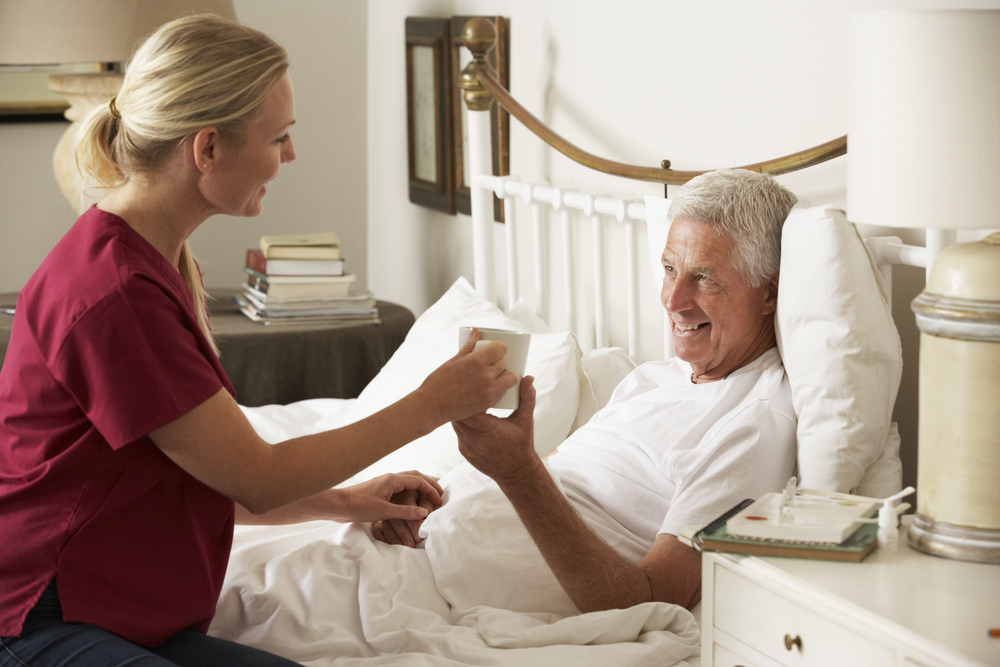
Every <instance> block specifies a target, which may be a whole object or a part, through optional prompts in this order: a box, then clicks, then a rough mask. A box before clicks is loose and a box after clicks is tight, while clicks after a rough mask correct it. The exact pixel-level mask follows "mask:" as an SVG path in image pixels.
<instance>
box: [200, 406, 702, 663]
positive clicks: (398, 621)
mask: <svg viewBox="0 0 1000 667" xmlns="http://www.w3.org/2000/svg"><path fill="white" fill-rule="evenodd" d="M356 410H357V405H356V401H355V400H336V399H316V400H312V401H302V402H301V403H297V404H292V405H289V406H265V407H262V408H244V412H245V413H246V414H247V416H248V417H249V418H250V420H251V423H252V424H253V425H254V427H255V428H256V429H258V430H259V432H260V433H261V434H262V435H263V436H264V437H265V438H267V439H268V440H271V441H279V440H282V439H285V438H287V437H292V436H295V435H301V434H304V433H309V432H315V431H319V430H322V429H325V428H332V427H336V426H338V425H340V424H344V423H348V422H349V421H351V420H352V418H353V417H354V416H355V415H356ZM443 440H444V439H443V438H442V441H443ZM414 455H415V456H417V457H423V456H425V455H426V448H425V449H424V450H423V451H417V452H415V454H411V453H410V452H408V451H407V450H406V448H404V449H402V450H400V456H399V457H397V460H398V462H399V463H400V464H402V465H404V466H405V467H416V468H420V467H421V466H420V465H419V464H420V461H418V460H412V458H411V459H410V460H408V459H407V457H408V456H409V457H413V456H414ZM445 458H447V456H442V460H443V459H445ZM368 476H369V475H367V474H366V473H362V474H361V475H359V477H358V478H359V479H361V478H367V477H368ZM442 483H443V484H445V485H446V486H447V488H448V491H447V492H446V500H447V503H446V506H445V508H443V509H441V510H439V511H437V512H435V513H433V514H432V515H431V517H430V518H429V519H428V522H427V523H426V524H425V526H426V529H427V532H428V534H429V535H430V537H429V539H428V540H427V542H426V548H420V549H408V548H405V547H398V546H397V547H394V546H389V545H385V544H382V543H380V542H377V541H375V540H373V539H372V538H371V536H370V534H369V533H368V532H367V531H366V529H365V528H364V527H361V526H358V525H340V524H336V523H333V522H311V523H307V524H300V525H297V526H283V527H243V526H241V527H237V530H236V535H235V540H234V545H233V552H232V557H231V559H230V567H229V571H228V574H227V578H226V581H225V584H224V586H223V591H222V594H221V596H220V600H219V605H218V610H217V614H216V618H215V620H214V622H213V623H212V627H211V629H210V634H212V635H214V636H218V637H225V638H227V639H232V640H235V641H239V642H241V643H245V644H249V645H252V646H257V647H260V648H262V649H265V650H269V651H272V652H274V653H278V654H280V655H283V656H286V657H288V658H290V659H292V660H295V661H296V662H300V663H302V664H304V665H310V666H315V667H319V666H325V665H349V664H355V663H356V662H361V661H363V664H377V665H380V664H386V665H392V664H406V665H459V664H495V665H508V664H509V665H517V666H518V667H522V666H527V665H540V666H541V665H544V666H546V667H549V666H550V665H552V664H574V665H584V666H586V665H595V666H596V665H602V666H603V665H607V664H619V665H641V664H650V663H655V664H664V665H670V664H680V665H697V664H698V654H699V648H698V647H699V641H700V633H699V630H698V625H697V623H696V620H695V617H694V616H693V615H692V614H691V613H689V612H688V611H686V610H684V609H682V608H680V607H677V606H674V605H667V604H663V603H649V604H645V605H639V606H637V607H633V608H631V609H625V610H612V611H607V612H599V613H590V614H582V615H576V614H575V609H574V608H573V606H572V603H571V602H570V601H569V600H568V598H567V597H566V596H565V593H563V591H562V589H561V588H560V587H559V585H558V583H557V582H556V581H555V579H554V578H553V576H552V574H551V572H550V571H549V570H548V568H547V566H545V563H544V561H543V560H542V559H541V555H540V554H539V553H538V551H537V549H536V548H535V546H534V544H533V543H532V541H531V539H530V537H529V536H528V534H527V532H526V531H525V530H524V528H523V526H522V525H521V523H520V521H519V519H518V518H517V516H516V514H515V513H514V511H513V508H511V506H510V505H509V503H506V502H505V501H504V500H503V498H502V494H501V493H500V491H499V489H497V488H496V486H495V485H494V484H493V483H492V482H490V481H489V480H488V479H487V478H485V477H483V476H482V475H480V474H479V473H477V472H476V471H474V470H473V469H472V468H471V467H469V466H467V464H462V465H459V466H457V467H456V468H455V470H454V471H453V472H452V473H450V474H449V475H446V476H445V477H444V478H443V479H442ZM470 505H473V506H474V508H473V509H472V511H467V510H469V506H470ZM458 506H462V509H463V511H461V512H455V511H448V509H447V508H448V507H458ZM470 516H472V517H477V518H478V519H482V522H483V523H482V524H480V525H478V526H476V530H469V526H468V525H464V524H467V523H468V517H470ZM485 526H488V527H489V530H483V528H484V527H485ZM484 535H489V536H490V540H491V543H490V544H484V543H483V536H484Z"/></svg>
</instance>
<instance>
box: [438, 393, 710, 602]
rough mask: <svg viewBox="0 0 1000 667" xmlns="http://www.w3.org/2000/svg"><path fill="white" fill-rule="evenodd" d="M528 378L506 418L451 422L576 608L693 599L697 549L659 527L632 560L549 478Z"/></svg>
mask: <svg viewBox="0 0 1000 667" xmlns="http://www.w3.org/2000/svg"><path fill="white" fill-rule="evenodd" d="M531 380H532V379H531V378H530V377H526V378H525V380H524V381H523V382H522V383H521V403H520V406H521V407H520V408H519V409H518V410H516V411H515V412H514V413H513V414H512V415H511V416H510V417H509V418H507V419H497V418H495V417H491V416H490V415H477V416H475V417H471V418H469V419H466V420H463V421H460V422H454V427H455V431H456V433H458V439H459V449H460V450H461V452H462V454H463V455H464V456H465V457H466V458H467V459H468V460H469V462H470V463H472V465H474V466H475V467H476V468H477V469H479V470H480V471H482V472H483V473H485V474H486V475H488V476H490V477H491V478H493V480H494V481H496V482H497V484H498V485H499V486H500V489H501V490H502V491H503V492H504V495H506V496H507V498H508V499H509V500H510V502H511V504H512V505H513V506H514V509H515V510H516V511H517V514H518V516H519V517H520V518H521V521H522V522H523V523H524V525H525V527H526V528H527V530H528V533H529V534H530V535H531V537H532V539H533V540H534V541H535V544H536V545H537V546H538V548H539V550H540V551H541V553H542V556H543V557H544V558H545V562H546V563H548V565H549V567H550V568H551V569H552V572H553V574H555V576H556V579H557V580H558V581H559V583H560V584H561V585H562V587H563V589H564V590H565V591H566V593H567V594H568V595H569V597H570V599H572V600H573V602H574V603H575V604H576V606H577V608H578V609H579V610H580V611H581V612H588V611H599V610H603V609H615V608H624V607H630V606H632V605H636V604H640V603H642V602H650V601H661V602H672V603H675V604H679V605H682V606H684V607H688V608H690V607H692V606H694V605H695V604H696V603H697V602H698V600H700V599H701V554H699V553H698V552H697V551H695V550H694V549H691V548H690V547H687V546H684V545H683V544H681V543H680V542H679V541H678V540H677V538H676V537H675V536H673V535H668V534H661V535H659V536H658V537H657V538H656V542H655V543H654V544H653V547H652V549H650V550H649V552H648V553H647V554H646V555H645V557H643V559H642V560H641V561H640V562H639V563H638V564H634V563H632V562H630V561H629V560H628V559H626V558H625V557H623V556H622V555H621V554H619V553H618V552H617V551H615V550H614V549H613V548H612V547H611V546H610V545H608V544H607V543H606V542H604V540H602V539H601V538H600V537H598V536H597V535H596V534H595V533H594V532H593V531H592V530H591V529H590V528H589V526H587V524H586V522H584V520H583V518H582V517H581V516H580V515H579V513H577V511H576V510H575V509H574V508H573V506H572V505H571V504H570V503H569V501H568V500H567V499H566V497H565V496H564V495H563V493H562V492H561V491H560V490H559V488H558V487H557V486H556V484H555V482H554V481H553V479H552V477H551V476H550V475H549V473H548V471H547V470H546V469H545V466H544V464H543V463H542V461H541V459H539V458H538V455H537V454H536V453H535V450H534V446H533V442H532V432H533V420H532V411H533V410H534V405H535V390H534V387H533V386H532V383H531Z"/></svg>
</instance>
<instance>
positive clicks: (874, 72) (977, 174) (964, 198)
mask: <svg viewBox="0 0 1000 667" xmlns="http://www.w3.org/2000/svg"><path fill="white" fill-rule="evenodd" d="M849 58H850V59H849V88H848V95H849V97H848V137H849V139H848V143H849V153H848V162H847V210H848V214H849V216H850V218H851V220H852V221H854V222H859V223H865V224H870V225H880V226H890V227H925V228H932V229H973V228H975V229H992V228H996V227H1000V10H954V11H952V10H945V11H863V12H856V13H854V14H853V15H852V16H851V28H850V56H849ZM930 195H934V196H930Z"/></svg>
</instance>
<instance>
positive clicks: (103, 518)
mask: <svg viewBox="0 0 1000 667" xmlns="http://www.w3.org/2000/svg"><path fill="white" fill-rule="evenodd" d="M287 69H288V60H287V56H286V54H285V52H284V50H283V49H282V48H281V47H280V46H278V45H277V44H275V43H274V42H273V41H272V40H270V39H269V38H267V37H266V36H265V35H263V34H261V33H259V32H257V31H254V30H251V29H248V28H246V27H243V26H240V25H238V24H235V23H232V22H228V21H225V20H222V19H218V18H216V17H210V16H194V17H189V18H186V19H181V20H178V21H175V22H172V23H169V24H167V25H165V26H163V27H162V28H160V29H159V30H158V31H157V32H156V33H154V34H153V35H152V36H151V37H150V38H149V39H148V40H147V41H146V42H145V43H144V44H143V45H142V46H141V47H140V49H139V50H138V51H137V52H136V54H135V56H134V57H133V59H132V61H131V62H130V64H129V67H128V71H127V74H126V76H125V81H124V83H123V85H122V89H121V91H120V93H119V94H118V96H117V97H116V98H112V100H111V101H110V103H109V104H108V105H107V106H106V107H101V108H99V109H96V110H95V111H93V112H92V113H91V114H90V115H89V116H88V117H87V118H86V119H85V120H84V121H83V123H82V128H81V131H80V143H79V146H78V150H77V160H78V164H79V166H80V167H81V170H82V171H83V172H84V173H86V174H88V175H89V176H90V177H92V178H93V179H95V180H96V182H97V184H98V185H99V186H101V187H104V188H107V189H108V190H109V194H107V196H106V197H105V198H104V199H102V200H101V201H100V202H99V203H98V204H97V205H96V206H95V207H93V208H91V209H90V210H89V211H87V212H86V213H84V214H83V215H82V216H81V217H80V219H79V220H78V221H77V223H76V224H75V225H74V226H73V228H72V229H71V230H70V231H69V232H68V233H67V235H66V236H65V237H64V238H63V239H62V240H61V241H60V243H59V244H58V245H57V246H56V247H55V248H54V249H53V250H52V252H51V253H50V255H49V256H48V257H47V258H46V260H45V261H44V262H43V263H42V265H41V267H40V268H39V269H38V271H37V272H36V273H35V275H34V276H33V277H32V278H31V280H29V281H28V283H27V285H26V286H25V288H24V289H23V290H22V291H21V295H20V298H19V303H18V309H17V316H16V318H15V322H14V327H13V333H12V336H11V341H10V347H9V351H8V354H7V360H6V363H5V364H4V366H3V371H2V373H0V405H2V420H3V428H2V430H0V535H2V536H3V543H4V544H3V547H2V548H0V665H8V664H16V665H23V664H30V665H46V664H64V663H63V662H62V661H63V660H70V661H72V664H100V665H117V664H119V663H125V662H128V664H130V665H131V664H182V665H184V664H241V665H243V664H287V663H286V662H285V661H284V660H281V659H278V658H275V657H273V656H269V655H267V654H261V653H260V652H256V651H253V650H251V649H248V648H246V647H242V646H238V645H235V644H230V643H227V642H223V641H221V640H216V639H212V638H209V637H206V636H205V635H204V632H205V631H206V630H207V628H208V625H209V622H210V621H211V618H212V615H213V613H214V610H215V604H216V600H217V598H218V593H219V590H220V588H221V585H222V580H223V577H224V574H225V570H226V565H227V562H228V556H229V550H230V547H231V543H232V529H233V523H234V519H235V520H237V521H250V520H252V521H266V522H291V521H300V520H305V519H316V518H326V519H336V520H340V521H351V520H359V521H373V520H379V519H400V520H406V521H410V522H418V521H419V520H420V519H421V518H422V517H423V516H425V515H426V513H427V508H428V507H433V506H435V505H438V504H440V495H439V494H440V492H441V489H440V487H439V486H437V484H436V483H435V482H433V480H430V479H429V478H425V477H424V476H422V475H420V474H418V473H410V474H404V475H390V476H385V477H382V478H378V479H376V480H372V481H371V482H369V483H365V484H362V485H359V486H356V487H349V488H345V489H332V488H331V487H333V486H334V485H336V484H338V483H340V482H342V481H343V480H345V479H347V478H348V477H350V476H351V475H353V474H354V473H356V472H358V471H359V470H361V469H363V468H365V467H366V466H368V465H369V464H371V463H372V462H374V461H376V460H378V459H379V458H381V457H382V456H384V455H386V454H388V453H389V452H391V451H393V450H395V449H396V448H398V447H400V446H402V445H404V444H406V443H407V442H410V441H411V440H413V439H415V438H418V437H420V436H422V435H424V434H426V433H429V432H430V431H432V430H433V429H435V428H436V427H438V426H440V425H441V424H443V423H445V422H447V421H451V420H454V419H461V418H464V417H468V416H470V415H473V414H476V413H479V412H482V411H484V410H485V409H486V408H488V407H489V406H490V405H492V404H493V403H495V402H496V401H497V400H498V399H499V398H500V396H501V395H502V394H503V393H504V392H505V391H506V390H507V389H508V388H509V387H511V386H513V385H514V383H515V382H516V377H515V376H514V374H512V373H510V372H509V371H507V370H506V357H505V348H504V347H503V346H502V345H499V344H491V345H489V346H486V347H484V348H482V349H481V350H479V351H475V352H473V347H474V344H475V340H474V339H476V338H478V335H474V336H472V337H471V338H470V340H469V342H468V343H467V344H466V346H465V347H464V348H463V349H462V350H461V351H460V352H459V354H458V355H456V356H455V358H453V359H451V360H450V361H449V362H447V363H445V364H444V365H442V366H441V367H440V368H439V369H438V370H436V371H435V372H434V373H432V374H431V375H430V376H429V377H428V378H427V380H426V381H425V382H424V384H423V385H422V386H421V387H420V388H419V389H417V390H416V391H415V392H413V393H412V394H410V395H409V396H407V397H405V398H403V399H402V400H400V401H399V402H398V403H396V404H394V405H392V406H390V407H388V408H386V409H385V410H383V411H382V412H380V413H378V414H376V415H373V416H372V417H370V418H368V419H365V420H363V421H360V422H358V423H356V424H352V425H350V426H347V427H344V428H342V429H338V430H336V431H331V432H327V433H321V434H317V435H312V436H306V437H302V438H297V439H295V440H291V441H288V442H284V443H281V444H279V445H275V446H271V445H268V444H267V443H265V442H264V441H262V440H261V439H260V438H259V437H258V436H257V435H256V433H255V432H254V431H253V429H252V428H251V426H250V424H249V423H248V422H247V420H246V418H245V417H244V415H243V413H242V411H241V410H240V409H239V406H238V405H237V403H236V401H235V400H234V397H233V389H232V385H231V384H230V383H229V380H228V379H227V378H226V376H225V373H224V371H223V370H222V367H221V365H220V364H219V360H218V356H217V352H216V350H215V346H214V344H213V342H212V336H211V332H210V330H209V327H208V322H207V314H206V306H205V294H204V289H203V287H202V285H201V279H200V274H199V271H198V267H197V265H196V264H195V262H194V259H193V258H192V257H191V252H190V250H189V248H188V244H187V238H188V237H189V236H190V235H191V233H192V232H193V231H194V230H195V229H196V228H197V227H198V225H200V224H201V223H202V222H204V221H205V220H206V219H207V218H209V217H210V216H212V215H214V214H216V213H225V214H229V215H245V216H253V215H257V214H259V213H260V211H261V206H262V199H263V197H264V193H265V191H266V184H267V183H268V182H270V181H271V180H273V179H274V178H275V176H276V175H277V172H278V168H279V167H280V165H281V164H282V163H283V162H290V161H291V160H293V159H294V158H295V150H294V148H293V147H292V141H291V137H290V136H289V134H288V131H289V128H290V127H291V125H292V124H293V123H294V122H295V117H294V106H293V98H292V86H291V80H290V79H289V76H288V72H287ZM403 498H407V499H409V501H410V502H413V498H416V499H417V504H416V505H408V506H404V505H403V504H394V503H393V502H392V501H393V500H396V501H397V502H402V501H401V499H403ZM414 534H415V533H414ZM411 537H412V536H411ZM67 656H69V657H67ZM164 658H165V659H166V662H165V661H164ZM130 660H133V661H137V662H129V661H130Z"/></svg>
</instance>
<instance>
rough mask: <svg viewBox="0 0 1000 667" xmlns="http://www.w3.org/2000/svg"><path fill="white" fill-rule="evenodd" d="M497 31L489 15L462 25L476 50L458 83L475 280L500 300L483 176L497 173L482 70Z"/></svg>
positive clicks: (478, 286) (490, 204) (482, 290)
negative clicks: (464, 129) (466, 111)
mask: <svg viewBox="0 0 1000 667" xmlns="http://www.w3.org/2000/svg"><path fill="white" fill-rule="evenodd" d="M496 39H497V33H496V28H495V27H494V26H493V22H492V21H490V20H488V19H485V18H474V19H470V20H469V22H468V23H466V24H465V27H464V28H463V29H462V42H463V43H464V44H465V46H466V48H468V49H469V51H471V52H472V58H473V60H472V62H470V63H469V64H468V65H466V67H465V69H464V70H462V73H461V76H460V77H459V82H458V87H459V88H461V89H462V90H463V91H465V92H464V98H465V104H466V106H467V107H468V108H469V115H468V132H469V162H470V164H469V172H470V182H469V190H470V195H471V198H472V202H471V203H472V252H473V264H474V276H473V282H474V284H475V287H476V292H478V293H479V295H480V296H482V297H483V298H484V299H487V300H489V301H491V302H493V303H496V302H497V290H496V271H495V269H494V253H493V191H492V190H488V189H486V188H484V187H483V186H482V185H481V184H480V183H479V181H478V179H479V177H480V176H484V175H485V176H490V175H492V174H493V162H492V155H491V151H492V148H493V145H492V141H491V139H490V106H491V105H492V104H493V95H492V94H491V93H490V92H489V91H488V90H487V89H486V88H485V87H484V86H483V85H482V84H481V83H480V81H479V71H480V70H483V69H485V70H490V72H491V73H492V74H493V76H494V77H495V76H496V72H492V68H491V67H490V65H489V63H488V62H487V61H486V54H487V53H489V51H490V49H492V48H493V46H494V44H495V43H496Z"/></svg>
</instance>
